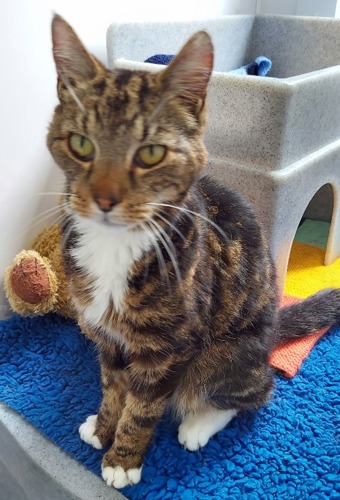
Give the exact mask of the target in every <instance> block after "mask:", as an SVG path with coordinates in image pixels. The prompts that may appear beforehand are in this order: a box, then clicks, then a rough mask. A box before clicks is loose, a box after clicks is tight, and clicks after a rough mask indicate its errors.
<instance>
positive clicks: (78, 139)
mask: <svg viewBox="0 0 340 500" xmlns="http://www.w3.org/2000/svg"><path fill="white" fill-rule="evenodd" d="M68 145H69V148H70V150H71V152H72V153H73V154H74V156H75V157H76V158H78V159H79V160H82V161H90V160H92V159H93V157H94V153H95V149H94V144H93V142H91V141H90V139H88V138H87V137H85V136H83V135H80V134H71V135H70V137H69V140H68Z"/></svg>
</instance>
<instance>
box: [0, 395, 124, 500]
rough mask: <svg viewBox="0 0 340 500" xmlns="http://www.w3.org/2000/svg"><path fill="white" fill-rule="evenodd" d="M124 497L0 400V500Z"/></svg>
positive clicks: (119, 499)
mask: <svg viewBox="0 0 340 500" xmlns="http://www.w3.org/2000/svg"><path fill="white" fill-rule="evenodd" d="M98 498H100V499H101V500H124V499H125V497H124V496H123V495H121V494H120V493H119V492H118V491H116V490H114V489H113V488H109V487H108V486H106V484H105V483H104V481H102V480H101V479H100V478H99V477H97V476H95V475H94V474H93V473H92V472H90V471H88V470H87V469H85V467H83V465H81V464H80V463H78V462H76V461H75V460H73V459H72V458H71V457H70V456H69V455H67V454H66V453H64V452H63V451H62V450H60V449H59V448H58V447H57V446H56V445H55V444H53V443H52V442H51V441H50V440H48V439H47V438H46V437H44V436H43V435H42V434H41V433H40V432H39V431H37V430H36V429H35V428H34V427H32V426H31V425H30V424H29V423H27V422H26V421H25V420H24V419H23V418H21V417H20V416H19V415H18V414H17V413H16V412H15V411H13V410H11V409H10V408H8V407H7V406H5V405H3V404H1V403H0V500H95V499H98Z"/></svg>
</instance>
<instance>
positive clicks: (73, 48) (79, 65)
mask: <svg viewBox="0 0 340 500" xmlns="http://www.w3.org/2000/svg"><path fill="white" fill-rule="evenodd" d="M52 44H53V57H54V61H55V65H56V69H57V73H58V80H59V82H60V83H61V82H62V83H64V84H66V85H67V84H68V83H69V82H72V83H73V84H76V83H77V81H82V80H91V79H92V78H94V76H95V75H96V72H97V63H96V61H95V60H94V58H93V57H92V56H91V55H90V54H89V53H88V52H87V50H86V49H85V47H84V45H83V44H82V43H81V41H80V40H79V38H78V36H77V35H76V33H75V32H74V31H73V29H72V28H71V26H70V25H69V24H68V23H67V22H66V21H65V20H64V19H63V18H62V17H61V16H59V15H58V14H55V15H54V17H53V20H52Z"/></svg>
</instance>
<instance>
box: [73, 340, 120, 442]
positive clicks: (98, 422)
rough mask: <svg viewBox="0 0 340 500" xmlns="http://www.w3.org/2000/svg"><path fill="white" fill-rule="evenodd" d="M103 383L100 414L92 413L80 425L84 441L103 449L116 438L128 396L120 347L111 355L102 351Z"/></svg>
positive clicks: (80, 432) (113, 350)
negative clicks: (118, 424)
mask: <svg viewBox="0 0 340 500" xmlns="http://www.w3.org/2000/svg"><path fill="white" fill-rule="evenodd" d="M100 365H101V384H102V392H103V400H102V403H101V405H100V409H99V412H98V415H90V416H89V417H88V418H87V419H86V421H85V422H84V423H83V424H82V425H81V426H80V427H79V434H80V437H81V439H82V440H83V441H85V442H86V443H88V444H90V445H92V446H93V447H94V448H97V449H101V448H103V447H104V446H107V445H108V444H111V443H112V441H113V440H114V436H115V432H116V428H117V423H118V420H119V419H120V417H121V414H122V411H123V408H124V404H125V396H126V387H127V375H126V372H125V371H124V370H123V369H122V363H121V361H120V353H119V350H118V348H116V352H115V349H111V351H110V356H109V357H108V356H106V354H105V353H104V352H102V353H101V359H100Z"/></svg>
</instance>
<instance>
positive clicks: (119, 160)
mask: <svg viewBox="0 0 340 500" xmlns="http://www.w3.org/2000/svg"><path fill="white" fill-rule="evenodd" d="M52 40H53V55H54V60H55V64H56V68H57V73H58V96H59V101H60V104H59V105H58V106H57V107H56V109H55V113H54V116H53V119H52V122H51V125H50V129H49V133H48V138H47V142H48V147H49V149H50V151H51V153H52V155H53V157H54V159H55V160H56V162H57V163H58V165H59V166H60V167H61V168H62V170H63V171H64V172H65V175H66V180H67V182H66V185H67V191H68V192H69V193H70V194H71V196H69V197H68V203H67V211H70V212H72V213H74V214H77V215H79V216H81V217H85V218H89V219H91V220H94V221H98V222H99V223H102V222H104V223H105V224H106V225H110V224H112V227H114V226H115V225H117V226H118V225H121V224H123V225H125V224H128V225H130V224H135V223H138V222H142V221H144V220H146V219H147V218H148V217H151V216H152V215H153V213H154V211H155V210H156V208H155V206H154V205H152V203H164V204H175V205H177V204H180V203H181V202H182V201H183V199H184V198H185V196H186V194H187V192H188V190H189V188H190V186H191V185H192V183H193V182H194V180H195V178H196V177H197V175H198V174H199V172H200V170H201V169H202V167H203V166H204V164H205V162H206V149H205V146H204V144H203V141H202V136H203V132H204V124H205V106H204V103H205V96H206V90H207V85H208V82H209V78H210V74H211V71H212V64H213V47H212V44H211V40H210V37H209V35H208V34H207V33H205V32H198V33H196V34H195V35H193V36H192V37H191V38H190V39H189V41H188V42H187V43H186V45H185V46H184V47H183V48H182V50H181V51H180V52H179V54H178V55H177V56H176V57H175V58H174V59H173V61H172V62H171V64H170V65H169V66H168V67H166V68H165V69H164V70H163V71H161V72H159V73H149V72H142V71H129V70H122V69H116V70H113V71H110V70H108V69H107V68H105V67H104V66H103V65H102V64H101V63H100V62H99V61H98V60H96V59H95V58H94V57H93V56H92V55H90V54H89V53H88V52H87V50H86V49H85V47H84V46H83V45H82V43H81V42H80V40H79V38H78V37H77V35H76V34H75V33H74V31H73V30H72V28H71V27H70V26H69V25H68V24H67V23H66V22H65V21H64V20H63V19H62V18H61V17H60V16H58V15H56V16H54V19H53V22H52Z"/></svg>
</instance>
